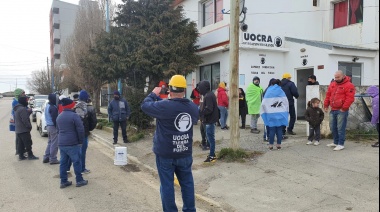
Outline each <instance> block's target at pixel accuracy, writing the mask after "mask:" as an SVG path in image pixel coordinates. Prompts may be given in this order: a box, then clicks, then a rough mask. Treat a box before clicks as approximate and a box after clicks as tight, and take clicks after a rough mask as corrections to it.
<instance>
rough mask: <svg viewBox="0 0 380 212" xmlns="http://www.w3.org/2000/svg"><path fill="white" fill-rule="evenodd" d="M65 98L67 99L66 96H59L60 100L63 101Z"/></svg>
mask: <svg viewBox="0 0 380 212" xmlns="http://www.w3.org/2000/svg"><path fill="white" fill-rule="evenodd" d="M64 98H67V97H66V96H65V95H60V96H59V100H62V99H64Z"/></svg>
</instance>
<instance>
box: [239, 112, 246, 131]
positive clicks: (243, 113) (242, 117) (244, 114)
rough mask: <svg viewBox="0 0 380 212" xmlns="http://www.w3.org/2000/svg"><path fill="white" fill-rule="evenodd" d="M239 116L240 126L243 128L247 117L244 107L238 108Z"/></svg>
mask: <svg viewBox="0 0 380 212" xmlns="http://www.w3.org/2000/svg"><path fill="white" fill-rule="evenodd" d="M239 116H240V118H241V127H242V128H245V125H246V121H245V120H246V118H247V112H246V108H239Z"/></svg>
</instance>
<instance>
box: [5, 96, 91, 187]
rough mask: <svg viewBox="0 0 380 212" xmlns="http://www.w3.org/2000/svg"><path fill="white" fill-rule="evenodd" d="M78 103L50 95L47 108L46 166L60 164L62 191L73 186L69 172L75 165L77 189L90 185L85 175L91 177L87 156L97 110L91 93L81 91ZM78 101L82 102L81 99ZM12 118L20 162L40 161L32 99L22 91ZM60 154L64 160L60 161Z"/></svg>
mask: <svg viewBox="0 0 380 212" xmlns="http://www.w3.org/2000/svg"><path fill="white" fill-rule="evenodd" d="M73 97H74V101H73V100H71V99H70V98H66V97H65V96H63V95H62V96H58V95H57V94H54V93H52V94H49V95H48V101H49V103H48V104H47V106H46V107H45V111H44V114H45V121H46V126H47V131H48V144H47V147H46V150H45V154H44V156H43V161H42V162H43V163H50V164H51V165H55V164H60V166H59V173H60V179H61V182H60V188H66V187H67V186H70V185H72V182H71V181H68V172H69V171H70V167H71V165H72V166H73V169H74V173H75V175H76V186H77V187H81V186H85V185H87V183H88V181H87V180H84V179H83V177H82V174H87V173H90V170H88V169H87V168H86V152H87V147H88V136H89V134H90V131H92V130H93V129H94V128H95V127H96V124H97V118H96V113H95V110H94V108H93V106H92V103H91V100H90V98H89V95H88V93H87V92H86V91H85V90H81V91H80V93H79V95H74V96H73ZM77 98H78V99H77ZM12 108H13V109H12V116H13V121H12V123H14V126H15V128H14V131H15V133H16V155H18V156H19V160H20V161H22V160H25V159H28V160H37V159H39V158H38V157H36V156H35V155H34V154H33V151H32V144H33V142H32V138H31V133H30V132H31V130H32V125H31V122H30V114H31V111H32V110H31V108H28V97H27V96H26V95H25V91H23V90H22V89H16V90H15V98H14V100H13V102H12ZM58 149H59V150H60V160H58V158H57V154H58Z"/></svg>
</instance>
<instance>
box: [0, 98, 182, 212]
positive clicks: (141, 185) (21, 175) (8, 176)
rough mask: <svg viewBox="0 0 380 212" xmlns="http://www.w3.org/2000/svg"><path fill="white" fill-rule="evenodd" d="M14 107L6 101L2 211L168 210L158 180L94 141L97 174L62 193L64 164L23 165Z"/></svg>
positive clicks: (91, 158) (37, 148)
mask: <svg viewBox="0 0 380 212" xmlns="http://www.w3.org/2000/svg"><path fill="white" fill-rule="evenodd" d="M10 105H11V99H10V98H8V99H7V98H4V99H1V100H0V173H1V174H0V176H1V177H0V211H6V212H10V211H17V212H19V211H49V212H51V211H60V212H62V211H70V212H72V211H162V210H161V202H160V198H159V185H158V180H157V179H156V178H155V176H152V174H149V172H145V171H144V170H142V171H139V172H135V171H137V170H138V169H139V167H134V166H132V165H131V166H129V167H128V170H129V171H126V170H124V169H122V168H120V167H118V166H114V165H113V160H112V158H113V154H114V153H113V151H112V149H109V148H105V147H104V146H103V145H102V144H99V143H97V142H93V141H92V140H90V145H89V149H88V153H87V157H88V159H87V161H88V168H89V169H91V171H92V172H91V173H90V174H88V175H85V176H84V177H85V179H88V180H89V184H88V186H85V187H82V188H76V187H75V186H71V187H68V188H65V189H60V188H59V183H60V181H59V176H58V172H59V165H50V164H48V165H47V164H43V163H42V160H41V159H40V160H37V161H18V160H17V156H15V147H14V140H15V135H14V133H11V132H9V130H8V120H9V114H10ZM33 124H34V123H33ZM33 127H34V129H33V130H32V138H33V143H34V144H33V151H34V153H35V155H36V156H39V157H40V158H42V155H43V152H44V149H45V147H46V142H47V138H46V137H44V138H42V137H40V136H39V134H38V132H37V130H36V129H35V125H33ZM70 180H74V181H75V179H74V178H73V177H71V178H70ZM177 197H179V195H177ZM178 203H179V204H181V203H180V202H179V201H178Z"/></svg>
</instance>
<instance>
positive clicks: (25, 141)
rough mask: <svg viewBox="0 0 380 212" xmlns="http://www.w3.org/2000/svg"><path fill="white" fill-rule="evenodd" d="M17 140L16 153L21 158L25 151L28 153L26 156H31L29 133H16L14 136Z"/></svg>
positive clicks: (30, 137)
mask: <svg viewBox="0 0 380 212" xmlns="http://www.w3.org/2000/svg"><path fill="white" fill-rule="evenodd" d="M16 137H17V140H18V147H17V149H18V152H19V153H21V154H20V157H23V155H22V153H23V152H24V151H26V152H27V153H28V156H29V157H31V156H33V152H32V145H33V142H32V136H31V135H30V132H26V133H17V134H16Z"/></svg>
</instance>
